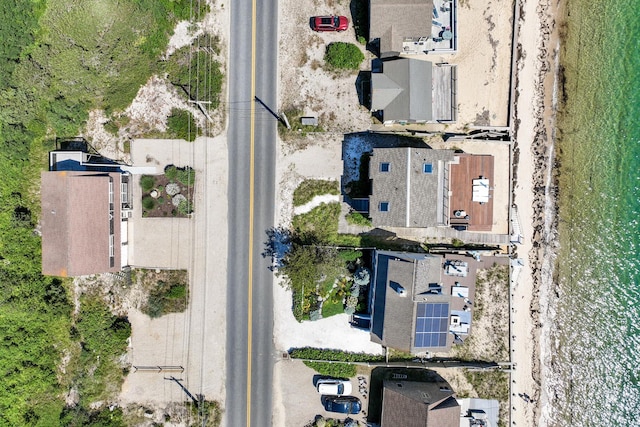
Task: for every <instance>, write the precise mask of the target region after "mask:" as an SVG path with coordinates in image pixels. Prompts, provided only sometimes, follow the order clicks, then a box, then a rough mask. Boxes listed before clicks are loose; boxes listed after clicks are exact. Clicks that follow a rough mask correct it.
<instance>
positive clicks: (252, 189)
mask: <svg viewBox="0 0 640 427" xmlns="http://www.w3.org/2000/svg"><path fill="white" fill-rule="evenodd" d="M255 96H256V0H252V4H251V100H250V101H249V102H250V105H251V119H250V123H249V129H250V131H249V135H250V137H249V142H250V150H249V153H250V154H249V156H250V159H249V162H250V163H249V174H250V175H249V265H248V268H249V272H248V273H249V274H248V278H249V283H248V287H247V294H248V298H249V301H248V304H247V312H248V318H247V427H251V350H252V342H253V336H252V333H253V331H252V328H253V325H252V324H253V211H254V205H253V197H254V193H255V159H254V155H255V154H254V153H255V131H256V129H255V128H256V120H255V119H256V103H255Z"/></svg>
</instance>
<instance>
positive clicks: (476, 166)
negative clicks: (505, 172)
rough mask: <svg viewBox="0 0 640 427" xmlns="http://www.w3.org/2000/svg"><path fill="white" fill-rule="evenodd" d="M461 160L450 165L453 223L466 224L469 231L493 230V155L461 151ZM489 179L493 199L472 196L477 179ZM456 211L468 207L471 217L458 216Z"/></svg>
mask: <svg viewBox="0 0 640 427" xmlns="http://www.w3.org/2000/svg"><path fill="white" fill-rule="evenodd" d="M458 156H459V157H460V163H459V164H457V165H456V164H452V165H451V166H450V168H449V170H450V173H451V177H450V180H449V190H450V191H449V194H450V196H449V223H450V225H466V226H467V229H468V230H469V231H491V229H492V227H493V197H492V195H493V186H494V182H493V156H490V155H471V154H459V155H458ZM480 177H484V178H487V179H489V187H490V190H489V202H488V203H479V202H474V201H473V200H472V194H473V180H474V179H477V178H480ZM456 211H465V212H466V214H467V215H468V216H469V219H464V218H457V217H456V216H455V214H454V213H455V212H456Z"/></svg>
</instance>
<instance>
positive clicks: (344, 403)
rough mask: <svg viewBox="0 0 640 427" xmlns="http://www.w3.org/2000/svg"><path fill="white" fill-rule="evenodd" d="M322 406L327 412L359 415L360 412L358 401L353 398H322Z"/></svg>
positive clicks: (360, 404)
mask: <svg viewBox="0 0 640 427" xmlns="http://www.w3.org/2000/svg"><path fill="white" fill-rule="evenodd" d="M322 404H323V405H324V409H325V410H326V411H328V412H338V413H340V414H359V413H360V411H361V410H362V403H360V399H358V398H357V397H354V396H323V400H322Z"/></svg>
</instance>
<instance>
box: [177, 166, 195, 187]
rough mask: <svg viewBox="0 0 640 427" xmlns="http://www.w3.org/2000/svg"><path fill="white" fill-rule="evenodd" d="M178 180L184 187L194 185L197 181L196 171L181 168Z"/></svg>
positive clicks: (178, 172) (178, 170) (178, 171)
mask: <svg viewBox="0 0 640 427" xmlns="http://www.w3.org/2000/svg"><path fill="white" fill-rule="evenodd" d="M176 180H177V181H178V182H179V183H181V184H183V185H187V186H190V185H193V184H194V182H195V180H196V171H194V170H193V168H190V167H189V166H187V167H185V168H179V169H177V171H176Z"/></svg>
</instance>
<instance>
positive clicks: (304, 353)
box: [289, 347, 384, 362]
mask: <svg viewBox="0 0 640 427" xmlns="http://www.w3.org/2000/svg"><path fill="white" fill-rule="evenodd" d="M289 355H290V356H291V357H292V358H294V359H310V360H322V361H326V360H332V361H336V362H380V361H382V360H384V356H382V355H376V354H367V353H350V352H346V351H341V350H331V349H324V348H313V347H302V348H294V349H291V350H290V351H289Z"/></svg>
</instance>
